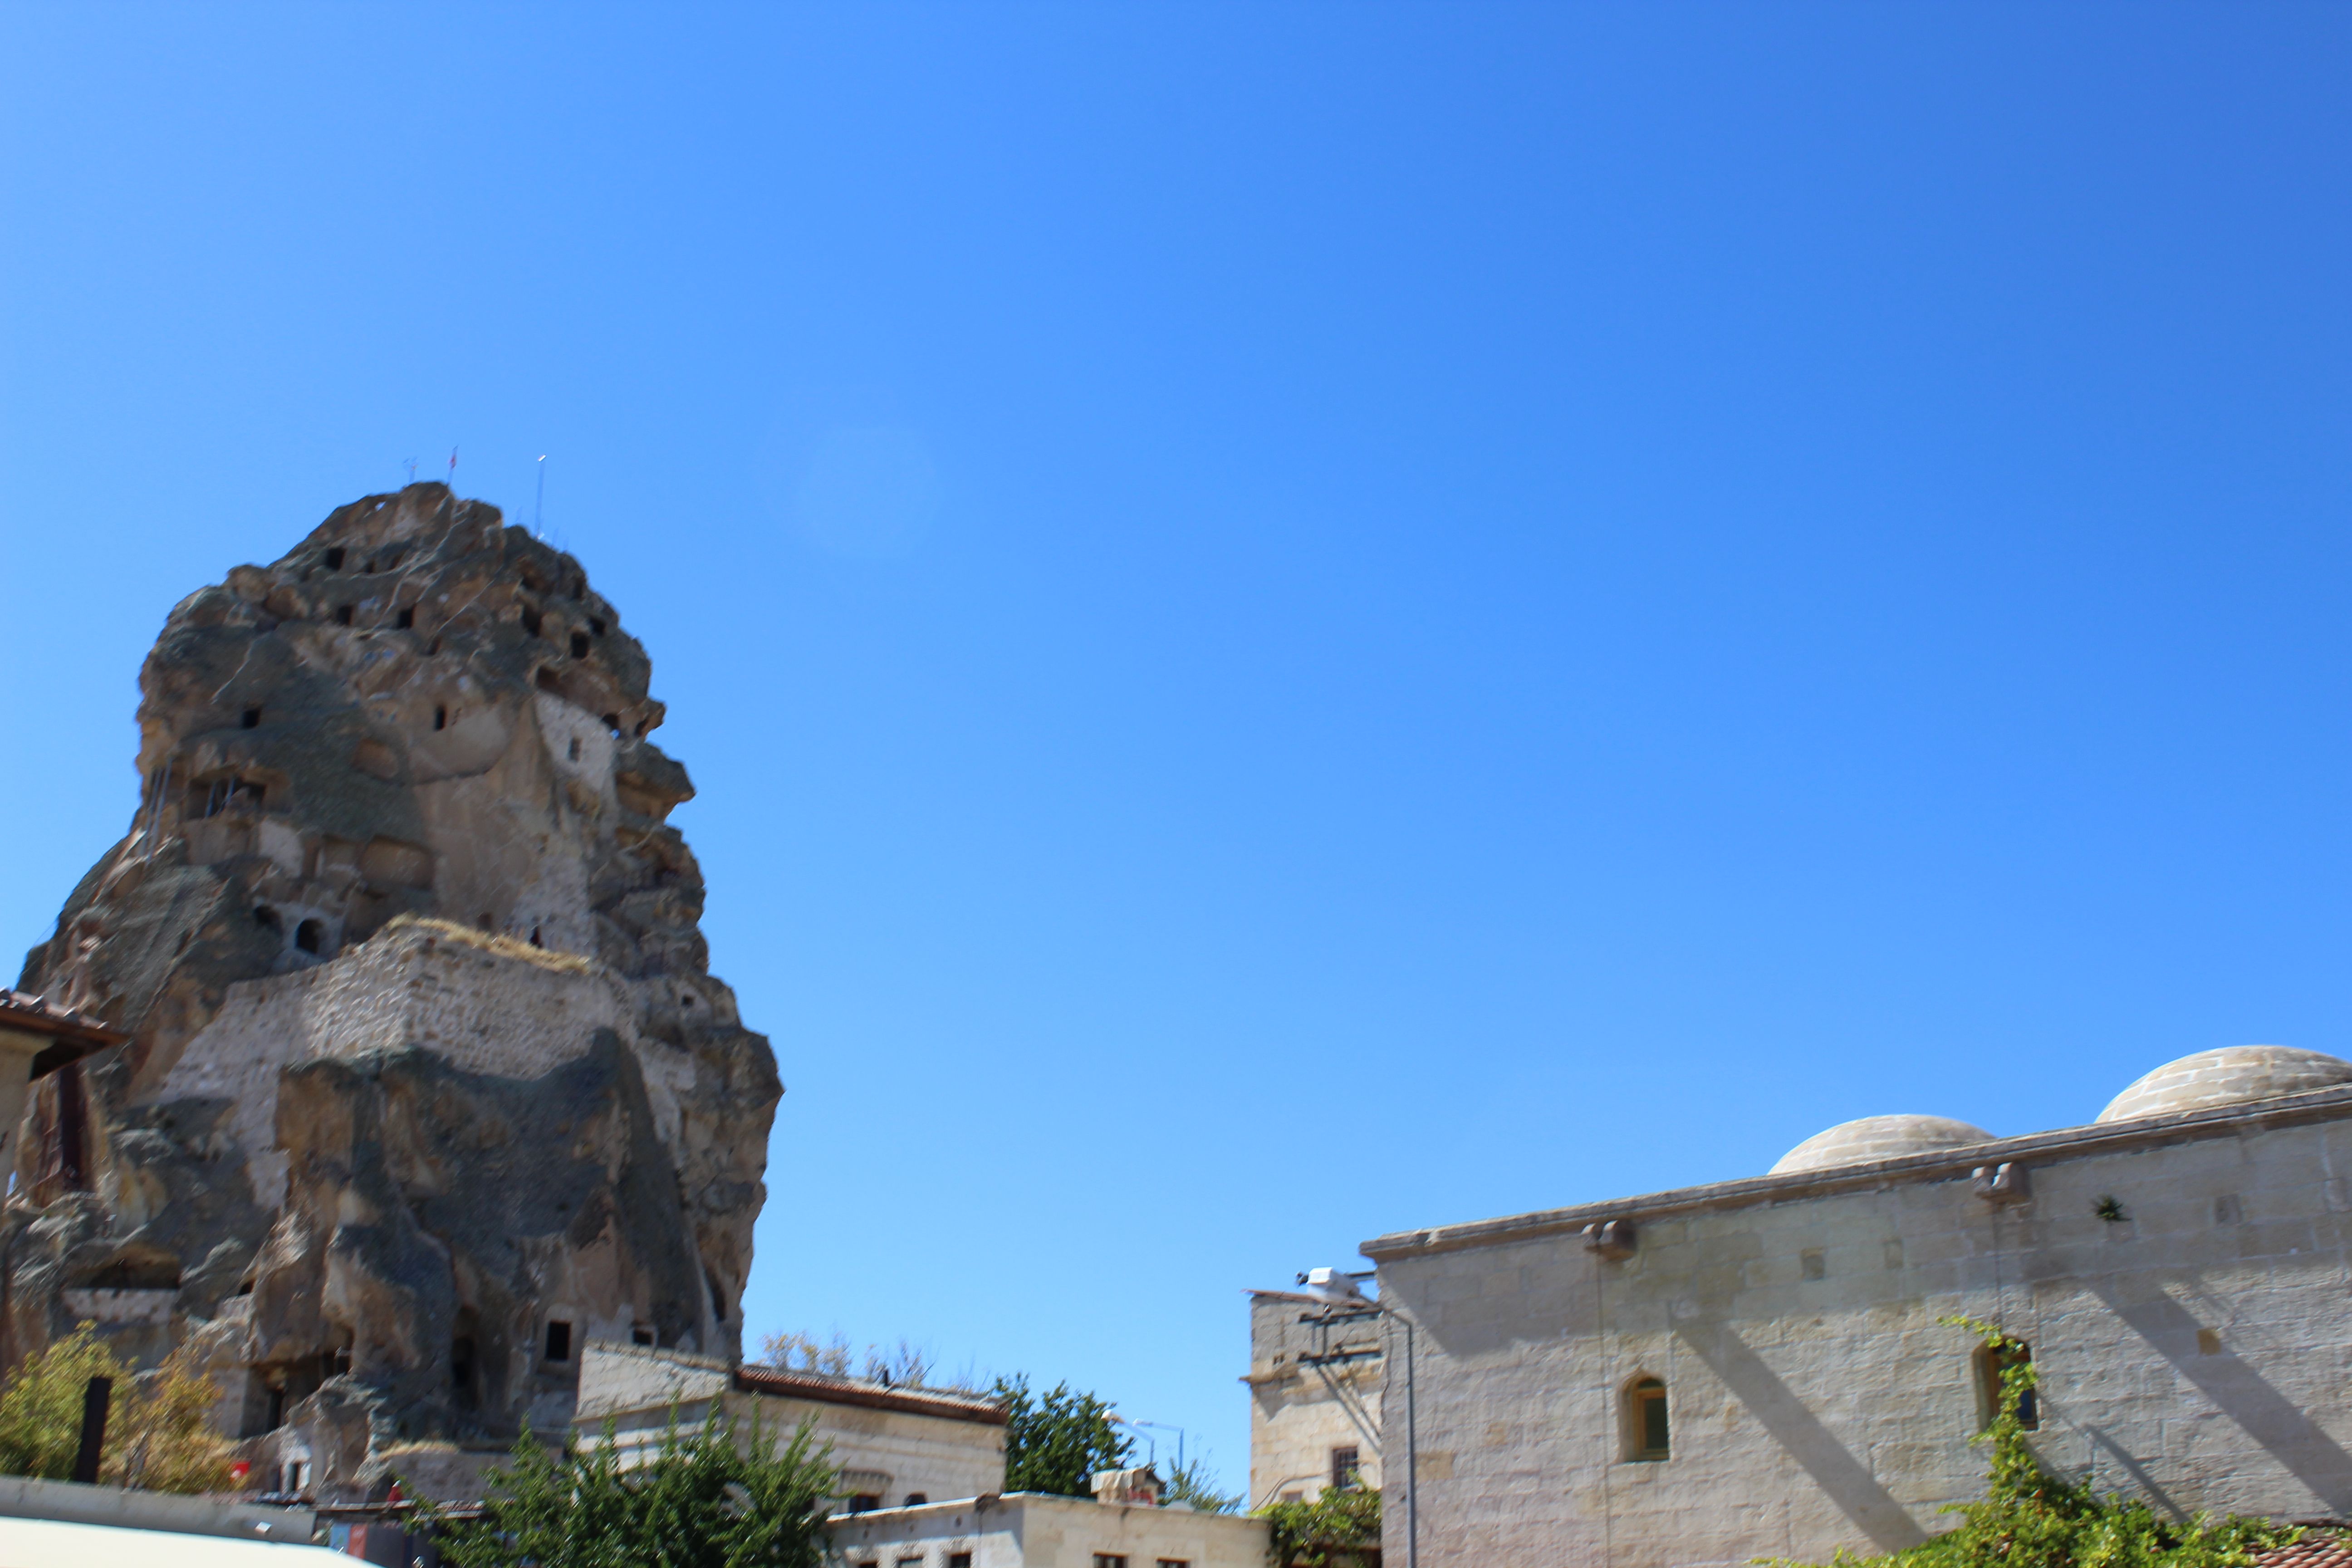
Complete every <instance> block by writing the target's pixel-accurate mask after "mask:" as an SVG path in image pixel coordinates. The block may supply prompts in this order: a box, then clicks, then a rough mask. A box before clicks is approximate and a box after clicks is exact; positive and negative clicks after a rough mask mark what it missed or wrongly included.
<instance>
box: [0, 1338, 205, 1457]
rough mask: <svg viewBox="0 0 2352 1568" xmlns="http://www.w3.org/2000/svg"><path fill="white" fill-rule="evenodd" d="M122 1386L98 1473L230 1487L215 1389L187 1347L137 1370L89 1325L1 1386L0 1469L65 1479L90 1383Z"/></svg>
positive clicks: (114, 1396) (115, 1394) (113, 1399)
mask: <svg viewBox="0 0 2352 1568" xmlns="http://www.w3.org/2000/svg"><path fill="white" fill-rule="evenodd" d="M93 1377H102V1378H105V1379H106V1380H107V1381H108V1382H109V1383H110V1384H113V1388H112V1390H111V1393H110V1399H109V1408H108V1411H107V1419H106V1447H105V1449H104V1450H103V1452H102V1453H101V1455H100V1462H99V1479H100V1480H101V1481H104V1482H106V1483H107V1484H108V1485H110V1486H121V1487H137V1488H140V1489H144V1490H147V1491H162V1492H205V1491H220V1490H225V1489H226V1488H227V1487H228V1485H229V1445H228V1443H227V1441H226V1439H224V1438H222V1437H221V1436H219V1435H217V1434H216V1433H215V1432H214V1431H213V1430H212V1426H211V1423H210V1421H209V1419H208V1417H209V1416H210V1415H211V1411H212V1405H213V1401H214V1398H215V1391H214V1389H213V1385H212V1384H211V1382H210V1381H209V1380H207V1379H206V1378H205V1376H204V1374H203V1373H201V1372H199V1371H198V1370H197V1369H196V1367H195V1365H194V1363H193V1361H191V1360H190V1359H189V1357H188V1356H187V1354H186V1353H185V1352H174V1353H173V1355H172V1356H171V1357H170V1358H169V1359H167V1360H166V1361H165V1362H164V1363H163V1365H162V1366H161V1367H160V1368H158V1369H156V1370H155V1371H153V1372H151V1373H144V1374H140V1373H133V1372H132V1371H131V1367H130V1365H129V1363H126V1362H124V1361H123V1360H122V1358H121V1357H120V1356H118V1355H116V1354H115V1353H114V1349H113V1347H112V1346H110V1345H109V1344H108V1343H107V1342H105V1341H104V1340H101V1339H100V1338H99V1337H98V1330H97V1327H96V1325H94V1324H90V1323H84V1324H82V1325H81V1326H80V1327H79V1328H78V1329H76V1330H75V1331H73V1332H72V1333H70V1334H68V1336H66V1337H65V1338H64V1339H62V1340H59V1341H58V1342H56V1343H55V1344H52V1345H50V1346H49V1347H48V1348H47V1350H44V1351H42V1352H39V1353H37V1354H36V1355H31V1356H27V1357H26V1358H25V1361H24V1363H23V1364H22V1365H20V1366H18V1367H17V1368H16V1371H15V1372H13V1373H9V1375H8V1380H7V1383H6V1384H5V1386H0V1474H5V1475H12V1476H38V1477H41V1478H43V1479H48V1480H65V1479H68V1478H70V1477H71V1476H72V1475H73V1467H74V1459H75V1458H76V1457H77V1456H78V1455H79V1452H80V1449H81V1402H82V1391H83V1390H84V1389H86V1388H88V1387H89V1380H90V1379H91V1378H93Z"/></svg>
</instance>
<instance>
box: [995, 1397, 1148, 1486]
mask: <svg viewBox="0 0 2352 1568" xmlns="http://www.w3.org/2000/svg"><path fill="white" fill-rule="evenodd" d="M993 1392H994V1393H995V1395H996V1397H997V1398H998V1399H999V1400H1001V1401H1003V1405H1004V1417H1005V1419H1004V1489H1005V1490H1006V1491H1009V1492H1054V1493H1056V1494H1058V1495H1060V1496H1062V1497H1092V1496H1093V1495H1094V1477H1095V1472H1096V1471H1097V1470H1116V1469H1118V1468H1122V1467H1124V1466H1125V1465H1126V1463H1127V1459H1128V1456H1129V1454H1130V1453H1131V1452H1133V1451H1134V1447H1135V1445H1134V1444H1133V1443H1132V1442H1131V1441H1129V1439H1128V1438H1126V1437H1122V1436H1119V1432H1118V1427H1117V1426H1113V1425H1112V1424H1111V1407H1110V1406H1109V1405H1106V1404H1104V1403H1103V1402H1102V1401H1101V1400H1099V1399H1097V1398H1096V1397H1095V1396H1094V1395H1093V1394H1081V1393H1079V1392H1077V1391H1076V1390H1075V1389H1073V1388H1071V1387H1070V1385H1069V1384H1066V1383H1057V1384H1055V1385H1054V1386H1053V1388H1052V1390H1051V1391H1050V1392H1048V1393H1045V1394H1031V1393H1030V1392H1029V1380H1028V1379H1027V1378H1025V1377H1000V1378H998V1379H997V1380H996V1387H995V1389H994V1391H993Z"/></svg>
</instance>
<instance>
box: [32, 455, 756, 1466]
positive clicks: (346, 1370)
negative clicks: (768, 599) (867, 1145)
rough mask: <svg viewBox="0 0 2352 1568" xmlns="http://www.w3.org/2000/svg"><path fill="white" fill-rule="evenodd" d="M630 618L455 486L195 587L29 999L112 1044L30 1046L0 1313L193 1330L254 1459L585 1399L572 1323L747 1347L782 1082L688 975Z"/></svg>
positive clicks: (482, 1423)
mask: <svg viewBox="0 0 2352 1568" xmlns="http://www.w3.org/2000/svg"><path fill="white" fill-rule="evenodd" d="M649 672H650V666H649V664H648V662H647V660H646V654H645V650H644V649H643V648H642V647H639V646H638V644H637V643H636V641H635V639H634V638H632V637H628V636H627V635H626V634H625V633H624V632H623V631H622V630H621V627H620V617H619V615H618V613H617V612H616V611H615V610H614V608H613V607H612V605H610V604H609V603H607V602H606V601H605V600H604V598H602V597H601V596H599V595H597V594H596V593H595V592H594V591H593V590H592V589H591V588H590V587H589V586H588V582H587V578H586V575H585V574H584V573H583V571H582V569H581V567H580V565H579V563H577V562H575V561H574V560H572V557H570V556H569V555H565V554H563V553H562V552H558V551H555V550H553V549H551V548H550V547H548V546H547V545H546V544H544V543H542V542H539V541H537V540H534V539H532V538H531V537H530V535H529V534H528V533H527V532H525V531H522V530H520V529H515V528H507V527H504V526H502V525H501V522H500V519H499V512H498V511H497V510H496V509H494V508H492V507H489V506H486V505H484V504H482V503H480V502H478V501H464V500H457V498H456V497H455V496H453V495H452V494H451V493H450V492H449V491H448V490H447V489H446V488H444V487H443V486H440V485H437V484H420V485H413V486H411V487H409V488H408V489H405V490H403V491H401V492H399V493H398V494H396V495H383V496H371V497H369V498H367V499H365V500H360V501H357V502H354V503H353V504H352V505H350V506H346V507H343V508H341V509H340V510H337V511H336V512H334V513H333V514H332V515H331V516H330V517H329V518H328V519H327V521H325V522H324V523H322V524H320V527H319V528H318V529H317V530H316V531H313V532H312V533H311V534H310V537H309V538H308V539H305V540H304V541H303V542H301V543H300V544H299V545H298V546H297V547H296V548H295V549H294V550H293V551H292V552H289V554H288V555H286V556H285V557H284V558H283V559H281V560H279V561H278V562H277V563H274V564H272V565H269V566H267V567H262V566H240V567H237V568H236V570H234V571H232V572H231V573H230V574H228V580H227V582H226V584H219V585H216V586H214V587H209V588H205V589H204V590H202V591H200V592H198V593H196V594H195V595H192V596H191V597H189V598H188V599H186V600H185V601H184V602H183V603H182V604H181V605H179V606H178V607H177V608H175V609H174V610H173V612H172V614H171V616H170V617H169V619H168V620H167V621H166V622H165V624H164V627H163V637H162V638H161V640H160V641H158V643H157V644H156V647H155V649H154V651H153V652H152V654H151V655H150V656H149V657H148V659H147V662H146V665H145V668H143V669H142V671H141V675H140V690H141V701H140V707H139V723H140V750H139V766H140V770H141V776H142V780H143V788H142V795H141V803H140V806H139V810H138V813H137V815H136V816H135V818H134V820H133V821H132V823H131V827H130V831H129V833H128V835H127V836H126V837H124V838H123V840H122V842H121V843H120V844H118V845H116V846H115V847H113V848H112V849H110V850H109V851H108V852H107V853H106V854H105V855H104V856H102V857H101V858H100V860H99V862H98V864H97V865H96V866H95V867H94V868H92V869H91V870H90V872H89V875H88V876H87V877H85V878H84V879H82V882H81V885H80V886H79V887H78V888H76V889H74V891H73V894H72V896H71V897H70V898H69V899H68V900H67V901H66V905H65V909H64V911H63V913H62V914H61V915H60V916H59V917H58V929H57V934H56V935H55V936H54V937H53V938H52V939H51V940H50V941H48V942H46V943H44V944H43V945H41V946H40V947H37V948H36V949H35V950H34V951H33V952H32V953H31V954H30V955H29V956H28V958H27V960H26V966H25V973H24V979H23V982H22V986H23V989H25V990H26V991H29V992H36V993H38V994H42V995H44V996H46V997H47V998H48V999H49V1000H50V1001H52V1002H54V1003H58V1004H61V1005H70V1006H74V1007H77V1008H80V1009H82V1010H84V1011H87V1012H89V1013H93V1014H95V1015H97V1016H100V1018H102V1019H104V1020H105V1021H106V1022H107V1023H109V1024H110V1025H112V1026H115V1027H117V1028H120V1029H121V1030H123V1031H124V1032H126V1033H128V1034H129V1035H130V1036H131V1043H130V1044H129V1045H127V1046H124V1047H120V1048H119V1049H116V1050H113V1051H110V1052H107V1053H105V1054H103V1055H100V1056H99V1057H96V1058H91V1060H90V1061H89V1063H87V1064H85V1065H84V1066H83V1067H81V1068H69V1069H66V1070H64V1071H61V1072H59V1073H57V1074H54V1075H52V1077H51V1078H49V1079H44V1080H43V1081H42V1082H41V1084H40V1085H39V1086H37V1091H36V1093H35V1095H34V1098H33V1103H32V1104H31V1106H30V1107H29V1109H28V1110H27V1112H26V1117H27V1125H26V1128H25V1130H24V1134H25V1135H24V1136H23V1137H22V1138H20V1140H19V1141H18V1151H19V1152H18V1155H17V1163H16V1169H15V1172H14V1175H13V1180H12V1183H11V1188H10V1193H11V1195H10V1197H9V1200H8V1203H7V1206H6V1209H5V1215H0V1262H5V1275H0V1283H4V1284H5V1310H0V1331H5V1346H0V1350H5V1354H6V1355H7V1356H8V1357H9V1358H10V1359H12V1360H13V1359H14V1358H16V1357H21V1356H22V1355H24V1354H26V1353H28V1352H31V1351H33V1350H35V1349H37V1348H38V1347H39V1346H41V1345H42V1344H44V1343H46V1342H48V1341H49V1340H50V1339H52V1338H53V1337H56V1336H57V1335H58V1334H60V1333H62V1332H63V1331H67V1330H68V1329H69V1328H70V1327H71V1325H72V1324H73V1323H74V1322H75V1321H77V1320H79V1319H82V1318H95V1319H97V1320H98V1321H99V1322H100V1326H101V1329H102V1330H103V1331H106V1332H107V1333H108V1334H110V1336H112V1337H113V1338H114V1339H115V1340H116V1342H118V1344H119V1345H120V1346H121V1348H123V1349H124V1350H126V1351H128V1352H131V1353H133V1354H136V1355H138V1356H140V1357H141V1358H142V1361H144V1362H145V1363H148V1364H152V1363H153V1362H154V1361H155V1360H156V1359H158V1358H159V1357H160V1356H162V1355H163V1354H164V1353H166V1352H168V1351H169V1350H171V1349H172V1348H173V1347H174V1346H177V1345H182V1344H194V1346H195V1347H196V1352H197V1353H199V1354H200V1355H203V1356H205V1357H206V1358H207V1359H208V1363H209V1364H210V1365H211V1366H212V1367H213V1369H214V1373H215V1377H216V1379H217V1381H218V1382H219V1384H220V1385H221V1388H222V1404H221V1407H220V1419H221V1421H222V1423H223V1425H224V1426H226V1427H227V1428H229V1429H230V1430H231V1431H232V1432H233V1433H234V1434H235V1435H236V1436H241V1437H245V1438H248V1439H252V1440H253V1449H252V1453H253V1456H254V1458H256V1459H257V1461H258V1462H259V1465H258V1474H259V1475H260V1476H265V1477H273V1478H274V1477H278V1476H288V1477H291V1478H292V1479H297V1480H299V1479H303V1478H304V1477H305V1476H307V1478H308V1479H309V1481H310V1484H311V1485H312V1486H314V1487H316V1488H318V1489H320V1490H322V1491H324V1492H327V1493H338V1492H348V1491H349V1490H351V1489H353V1488H356V1487H362V1486H365V1485H367V1484H369V1482H370V1481H372V1480H373V1479H375V1478H376V1476H377V1475H378V1474H379V1473H380V1472H381V1470H382V1469H383V1458H382V1456H383V1453H384V1451H385V1450H387V1449H389V1448H392V1447H395V1446H398V1445H401V1444H404V1443H412V1442H416V1441H421V1440H430V1439H449V1438H454V1439H457V1440H459V1441H461V1442H462V1441H466V1440H469V1439H470V1440H476V1441H491V1440H496V1439H499V1438H503V1437H506V1436H509V1435H511V1434H512V1433H513V1432H514V1431H515V1430H517V1429H518V1428H519V1426H520V1424H521V1423H522V1422H523V1421H524V1420H526V1419H528V1420H529V1421H530V1424H531V1425H532V1426H533V1427H534V1428H536V1429H538V1430H541V1431H548V1430H551V1429H558V1430H560V1429H561V1428H562V1426H565V1425H566V1424H567V1423H568V1422H569V1420H570V1416H571V1410H572V1398H573V1393H574V1388H575V1384H576V1375H575V1373H574V1371H573V1368H574V1366H575V1365H576V1357H577V1353H578V1349H579V1347H580V1346H581V1345H583V1343H584V1342H586V1341H587V1340H588V1339H589V1338H592V1337H604V1338H612V1339H616V1340H620V1341H623V1342H636V1343H647V1344H656V1345H663V1346H676V1347H677V1348H679V1349H683V1350H688V1351H695V1352H701V1353H706V1354H719V1355H727V1356H733V1355H736V1354H738V1353H740V1336H741V1318H740V1292H741V1289H742V1286H743V1282H744V1280H745V1279H746V1277H747V1276H748V1275H749V1273H750V1271H751V1226H752V1222H753V1220H754V1219H755V1218H756V1217H757V1215H758V1214H759V1210H760V1205H761V1200H762V1198H763V1197H764V1195H765V1189H764V1187H763V1186H762V1185H761V1172H762V1170H763V1169H764V1166H765V1163H766V1146H767V1136H768V1130H769V1126H770V1123H771V1121H772V1119H773V1116H774V1111H775V1105H776V1100H777V1098H778V1096H779V1095H780V1094H781V1093H782V1088H781V1086H780V1085H779V1084H778V1082H777V1079H776V1072H775V1061H774V1057H773V1055H772V1053H771V1051H770V1050H769V1048H768V1044H767V1041H766V1040H765V1039H764V1038H762V1037H761V1036H758V1035H755V1034H752V1033H751V1032H750V1031H749V1030H747V1029H745V1028H744V1027H743V1026H742V1025H741V1024H740V1022H739V1021H738V1019H737V1016H736V1011H735V1002H734V997H733V995H732V994H731V993H730V991H729V990H728V988H727V987H726V986H725V985H724V984H721V983H719V981H717V980H715V979H713V978H712V977H711V975H710V974H709V971H708V967H707V964H708V952H707V949H706V947H705V945H704V942H703V939H702V936H701V934H700V932H699V931H698V929H697V921H698V920H699V918H700V916H701V911H702V878H701V874H700V872H699V870H698V868H697V866H696V864H695V860H694V857H693V856H692V855H691V854H690V853H689V852H688V849H687V847H686V841H685V839H684V838H682V837H680V836H679V834H678V832H677V829H676V828H675V827H672V826H668V825H667V823H666V822H665V820H664V819H665V817H666V816H667V814H668V813H669V811H670V809H671V808H672V807H673V806H675V805H677V804H678V803H679V802H681V801H684V800H687V799H689V798H690V797H691V796H692V794H693V789H692V786H691V785H690V784H688V782H687V776H686V772H685V770H684V769H683V768H682V767H680V766H679V765H678V764H677V763H675V762H672V761H671V760H670V759H669V758H668V757H667V756H665V755H663V754H662V752H660V751H658V750H657V749H656V747H655V746H654V745H653V744H652V743H651V742H648V741H647V740H646V736H647V734H648V733H649V732H650V731H652V730H653V729H654V728H655V727H656V726H657V725H658V724H659V723H660V722H661V720H662V705H661V704H660V703H658V702H656V701H654V700H652V699H651V698H649V697H648V696H647V694H646V680H647V677H648V674H649Z"/></svg>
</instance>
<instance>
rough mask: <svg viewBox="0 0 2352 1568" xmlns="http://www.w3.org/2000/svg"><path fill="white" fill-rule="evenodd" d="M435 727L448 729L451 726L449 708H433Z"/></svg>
mask: <svg viewBox="0 0 2352 1568" xmlns="http://www.w3.org/2000/svg"><path fill="white" fill-rule="evenodd" d="M433 727H434V728H435V729H436V730H446V729H447V728H448V727H449V710H447V709H446V708H436V709H435V710H433Z"/></svg>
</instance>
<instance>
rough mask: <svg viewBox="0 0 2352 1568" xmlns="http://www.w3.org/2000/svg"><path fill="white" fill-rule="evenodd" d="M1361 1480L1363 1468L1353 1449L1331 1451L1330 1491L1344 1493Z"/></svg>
mask: <svg viewBox="0 0 2352 1568" xmlns="http://www.w3.org/2000/svg"><path fill="white" fill-rule="evenodd" d="M1362 1479H1363V1466H1362V1464H1361V1462H1360V1460H1359V1459H1358V1458H1357V1451H1356V1450H1355V1449H1353V1448H1334V1449H1332V1450H1331V1489H1332V1490H1333V1491H1339V1492H1344V1491H1347V1490H1349V1489H1352V1488H1353V1487H1354V1486H1355V1485H1356V1483H1357V1482H1359V1481H1360V1480H1362Z"/></svg>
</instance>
